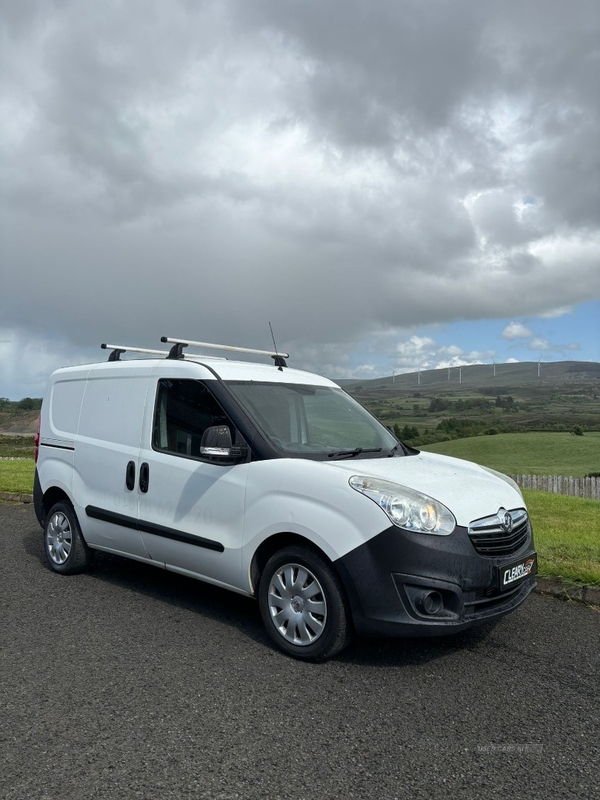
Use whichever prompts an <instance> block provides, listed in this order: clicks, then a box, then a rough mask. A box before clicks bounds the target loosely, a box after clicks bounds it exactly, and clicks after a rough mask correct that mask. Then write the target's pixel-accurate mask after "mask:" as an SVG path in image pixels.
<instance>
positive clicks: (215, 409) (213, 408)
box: [152, 379, 235, 458]
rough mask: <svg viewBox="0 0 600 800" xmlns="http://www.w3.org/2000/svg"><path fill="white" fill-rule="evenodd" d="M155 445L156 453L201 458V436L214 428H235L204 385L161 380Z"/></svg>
mask: <svg viewBox="0 0 600 800" xmlns="http://www.w3.org/2000/svg"><path fill="white" fill-rule="evenodd" d="M154 414H155V416H154V434H153V439H152V444H153V446H154V448H155V449H156V450H164V451H165V452H167V453H177V454H179V455H183V456H191V457H195V458H200V442H201V441H202V434H203V433H204V431H205V430H206V429H207V428H210V427H211V426H212V425H227V426H228V427H229V429H230V431H231V437H232V439H233V438H234V435H235V432H234V429H233V425H232V424H231V422H230V421H229V419H228V418H227V416H226V414H225V412H224V411H223V409H222V408H221V406H220V405H219V404H218V403H217V401H216V400H215V399H214V397H213V396H212V394H211V393H210V392H209V391H208V389H207V388H206V386H204V384H202V383H200V382H199V381H190V380H164V379H163V380H160V381H159V382H158V395H157V400H156V409H155V412H154Z"/></svg>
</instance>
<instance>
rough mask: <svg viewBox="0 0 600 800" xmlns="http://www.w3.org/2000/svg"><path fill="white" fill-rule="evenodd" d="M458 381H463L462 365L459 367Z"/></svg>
mask: <svg viewBox="0 0 600 800" xmlns="http://www.w3.org/2000/svg"><path fill="white" fill-rule="evenodd" d="M458 382H459V383H462V367H459V368H458Z"/></svg>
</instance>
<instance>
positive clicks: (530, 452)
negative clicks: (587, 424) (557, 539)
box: [419, 431, 600, 477]
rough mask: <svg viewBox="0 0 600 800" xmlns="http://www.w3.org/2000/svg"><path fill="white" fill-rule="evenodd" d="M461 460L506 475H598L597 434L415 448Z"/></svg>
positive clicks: (517, 436)
mask: <svg viewBox="0 0 600 800" xmlns="http://www.w3.org/2000/svg"><path fill="white" fill-rule="evenodd" d="M419 449H421V450H427V451H428V452H431V453H441V454H442V455H446V456H454V457H456V458H465V459H467V460H468V461H475V462H476V463H477V464H482V465H483V466H485V467H490V468H491V469H496V470H498V471H500V472H505V473H508V474H509V475H572V476H574V477H580V476H583V475H587V474H588V473H589V472H600V432H597V431H594V432H591V433H586V434H585V435H584V436H573V435H572V434H570V433H503V434H498V435H497V436H474V437H471V438H470V439H455V440H454V441H451V442H436V443H435V444H429V445H423V447H421V448H419Z"/></svg>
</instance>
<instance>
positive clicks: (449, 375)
mask: <svg viewBox="0 0 600 800" xmlns="http://www.w3.org/2000/svg"><path fill="white" fill-rule="evenodd" d="M448 380H450V367H448Z"/></svg>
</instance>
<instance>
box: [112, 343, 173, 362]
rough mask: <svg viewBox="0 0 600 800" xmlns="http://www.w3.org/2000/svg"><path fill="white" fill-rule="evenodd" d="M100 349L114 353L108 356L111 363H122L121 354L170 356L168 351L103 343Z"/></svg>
mask: <svg viewBox="0 0 600 800" xmlns="http://www.w3.org/2000/svg"><path fill="white" fill-rule="evenodd" d="M100 347H101V348H102V349H103V350H112V353H111V354H110V355H109V356H108V360H109V361H120V360H121V353H146V354H147V355H152V356H167V355H169V351H168V350H148V349H147V348H146V347H129V346H126V345H121V344H105V343H103V344H101V345H100Z"/></svg>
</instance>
